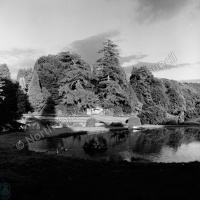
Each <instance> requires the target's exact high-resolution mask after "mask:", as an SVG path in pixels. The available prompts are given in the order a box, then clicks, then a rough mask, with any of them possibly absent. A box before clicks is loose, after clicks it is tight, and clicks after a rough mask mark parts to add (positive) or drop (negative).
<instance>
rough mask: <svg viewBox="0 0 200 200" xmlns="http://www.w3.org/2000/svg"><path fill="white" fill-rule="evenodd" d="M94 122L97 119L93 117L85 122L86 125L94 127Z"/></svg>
mask: <svg viewBox="0 0 200 200" xmlns="http://www.w3.org/2000/svg"><path fill="white" fill-rule="evenodd" d="M95 123H97V120H96V119H95V118H94V117H91V118H89V119H88V120H87V122H86V127H95Z"/></svg>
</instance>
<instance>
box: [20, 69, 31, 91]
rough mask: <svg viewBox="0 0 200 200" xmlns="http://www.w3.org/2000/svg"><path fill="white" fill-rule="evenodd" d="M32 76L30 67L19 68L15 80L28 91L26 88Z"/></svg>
mask: <svg viewBox="0 0 200 200" xmlns="http://www.w3.org/2000/svg"><path fill="white" fill-rule="evenodd" d="M32 76H33V70H32V68H30V69H19V71H18V74H17V81H18V82H19V84H20V86H21V87H22V89H23V90H24V91H25V92H28V88H29V85H30V82H31V79H32Z"/></svg>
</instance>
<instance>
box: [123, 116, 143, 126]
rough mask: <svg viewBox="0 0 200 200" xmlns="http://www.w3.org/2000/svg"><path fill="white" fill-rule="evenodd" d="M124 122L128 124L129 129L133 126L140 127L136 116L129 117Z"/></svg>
mask: <svg viewBox="0 0 200 200" xmlns="http://www.w3.org/2000/svg"><path fill="white" fill-rule="evenodd" d="M126 122H127V123H128V127H129V128H132V127H133V126H141V122H140V119H139V118H138V117H136V116H135V117H134V116H132V117H130V118H129V119H128V120H127V121H126Z"/></svg>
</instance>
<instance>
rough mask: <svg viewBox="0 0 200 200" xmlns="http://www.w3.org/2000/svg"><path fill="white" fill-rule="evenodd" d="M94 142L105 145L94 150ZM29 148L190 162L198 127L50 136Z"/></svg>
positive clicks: (197, 151) (198, 145) (198, 157)
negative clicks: (86, 148)
mask: <svg viewBox="0 0 200 200" xmlns="http://www.w3.org/2000/svg"><path fill="white" fill-rule="evenodd" d="M92 141H93V142H92ZM87 145H90V146H91V147H92V148H91V149H92V151H89V152H88V151H87V150H84V148H83V147H84V146H87ZM95 145H96V147H97V148H99V147H106V148H104V150H103V151H96V149H95V148H93V147H94V146H95ZM29 148H30V150H34V151H42V152H47V153H56V154H59V155H62V156H67V157H76V158H84V159H93V160H126V161H136V160H148V161H151V162H191V161H200V130H199V129H195V128H176V129H157V130H146V131H142V132H128V131H118V132H110V133H105V134H102V133H101V134H93V135H92V134H91V135H76V136H75V135H74V136H70V137H65V138H60V137H53V138H48V139H44V140H41V141H38V142H35V143H32V144H31V145H30V147H29ZM102 149H103V148H102ZM93 150H94V151H93Z"/></svg>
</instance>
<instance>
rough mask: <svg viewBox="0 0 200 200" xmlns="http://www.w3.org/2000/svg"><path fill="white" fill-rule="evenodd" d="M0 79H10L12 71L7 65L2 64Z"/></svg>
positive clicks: (0, 66)
mask: <svg viewBox="0 0 200 200" xmlns="http://www.w3.org/2000/svg"><path fill="white" fill-rule="evenodd" d="M0 77H1V78H2V79H10V71H9V69H8V66H7V65H6V64H2V65H1V64H0Z"/></svg>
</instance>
